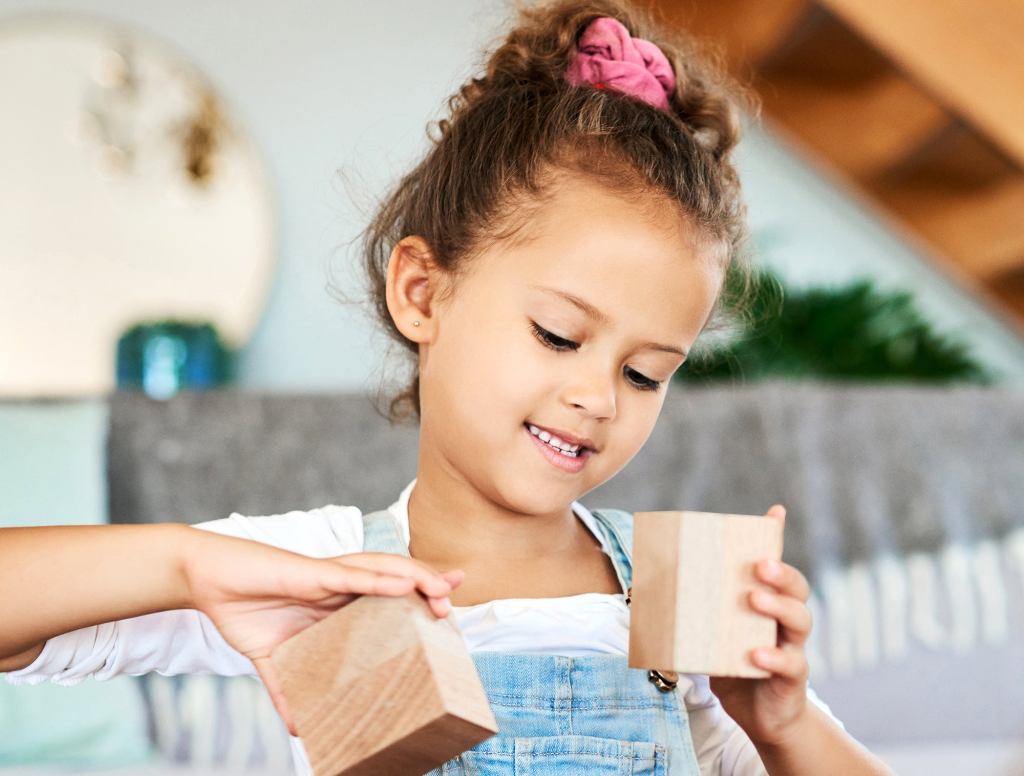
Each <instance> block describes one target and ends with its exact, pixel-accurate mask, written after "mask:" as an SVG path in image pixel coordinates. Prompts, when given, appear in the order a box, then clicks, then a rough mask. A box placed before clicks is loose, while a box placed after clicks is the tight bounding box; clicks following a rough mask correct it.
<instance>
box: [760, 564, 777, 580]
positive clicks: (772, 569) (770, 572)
mask: <svg viewBox="0 0 1024 776" xmlns="http://www.w3.org/2000/svg"><path fill="white" fill-rule="evenodd" d="M762 568H764V575H765V576H766V577H768V579H774V578H775V577H777V576H778V575H779V569H780V566H779V564H778V562H777V561H774V560H770V561H768V562H767V563H765V564H764V566H763V567H762Z"/></svg>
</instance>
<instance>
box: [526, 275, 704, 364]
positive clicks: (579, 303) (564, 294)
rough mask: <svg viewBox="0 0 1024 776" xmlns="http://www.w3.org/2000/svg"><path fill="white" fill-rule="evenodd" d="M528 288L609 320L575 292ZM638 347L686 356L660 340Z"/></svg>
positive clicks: (598, 318)
mask: <svg viewBox="0 0 1024 776" xmlns="http://www.w3.org/2000/svg"><path fill="white" fill-rule="evenodd" d="M530 288H535V289H537V290H538V291H544V292H545V293H548V294H554V295H555V296H558V297H561V298H562V299H564V300H565V301H567V302H570V303H571V304H574V305H575V306H576V307H578V308H579V309H580V310H582V311H583V312H584V313H585V314H586V315H587V316H589V317H590V318H592V319H594V320H595V321H598V322H600V323H604V324H607V323H610V322H611V321H610V319H609V318H608V316H607V315H605V314H604V313H603V312H601V311H600V310H598V309H597V308H596V307H594V305H592V304H590V302H588V301H586V300H585V299H580V298H579V297H578V296H576V295H575V294H570V293H569V292H568V291H562V290H560V289H557V288H548V287H547V286H538V285H536V284H531V285H530ZM640 347H641V348H648V349H650V350H660V351H663V352H665V353H675V354H676V355H677V356H682V357H683V358H686V357H687V354H686V351H685V350H680V349H679V348H677V347H673V346H672V345H662V344H661V343H660V342H645V343H643V344H642V345H641V346H640Z"/></svg>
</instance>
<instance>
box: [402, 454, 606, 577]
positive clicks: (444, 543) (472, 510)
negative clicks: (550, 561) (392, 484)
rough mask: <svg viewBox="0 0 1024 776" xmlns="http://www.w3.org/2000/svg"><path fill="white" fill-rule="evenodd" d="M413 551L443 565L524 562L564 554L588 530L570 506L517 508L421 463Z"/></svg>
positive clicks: (412, 510) (413, 496) (412, 515)
mask: <svg viewBox="0 0 1024 776" xmlns="http://www.w3.org/2000/svg"><path fill="white" fill-rule="evenodd" d="M408 510H409V537H410V540H409V554H410V555H411V556H412V557H414V558H417V559H421V560H425V561H428V562H430V563H434V564H437V565H438V567H441V566H444V567H446V568H447V567H461V566H465V565H469V564H471V563H472V562H473V561H474V560H476V561H478V562H479V561H480V560H481V559H487V561H488V562H495V563H501V562H502V561H508V562H520V561H527V560H530V561H537V560H543V558H544V557H552V558H554V557H564V556H565V555H567V554H570V553H572V552H574V551H577V550H578V548H579V546H580V545H579V541H580V532H581V530H582V531H586V527H585V526H583V525H582V524H581V523H580V521H579V520H577V519H576V517H575V515H574V514H573V512H572V509H571V507H569V506H566V507H563V508H560V509H558V510H556V511H554V512H550V513H545V514H533V513H530V514H527V513H523V512H516V511H514V510H512V509H509V508H507V507H503V506H502V505H500V504H497V503H495V502H494V500H492V499H490V498H488V497H487V496H485V495H484V494H482V493H480V492H479V491H478V490H477V489H476V488H475V487H474V486H473V485H472V483H470V482H468V481H466V480H465V479H464V478H462V477H460V476H456V475H455V474H454V473H452V472H448V471H442V470H439V469H435V468H428V467H424V466H421V467H420V469H419V471H418V472H417V475H416V484H415V486H413V489H412V492H411V493H410V495H409V503H408Z"/></svg>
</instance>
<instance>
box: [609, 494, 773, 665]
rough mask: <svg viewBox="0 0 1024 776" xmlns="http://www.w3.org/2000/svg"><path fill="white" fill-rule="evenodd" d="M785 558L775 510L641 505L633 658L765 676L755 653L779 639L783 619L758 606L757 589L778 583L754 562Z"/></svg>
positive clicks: (641, 662) (633, 596) (634, 662)
mask: <svg viewBox="0 0 1024 776" xmlns="http://www.w3.org/2000/svg"><path fill="white" fill-rule="evenodd" d="M766 559H772V560H781V559H782V526H781V523H780V522H779V521H778V520H776V519H774V518H770V517H764V516H755V515H722V514H716V513H713V512H637V513H636V514H635V515H634V516H633V589H632V594H631V603H630V609H631V613H630V628H629V665H630V666H633V667H636V668H648V669H650V668H653V669H657V670H661V671H676V672H680V673H689V674H706V675H709V676H745V677H754V678H763V677H767V676H770V673H769V672H768V671H765V670H764V669H762V668H760V667H758V666H755V665H754V663H753V662H752V661H751V659H750V653H751V650H753V649H755V648H757V647H774V646H775V645H776V641H777V637H778V632H777V629H778V622H777V621H776V620H775V618H774V617H769V616H767V615H764V614H761V613H760V612H757V611H755V610H754V609H753V608H752V607H751V605H750V603H749V594H750V591H751V590H754V589H757V588H763V589H766V590H772V588H771V587H770V586H768V585H767V584H765V583H763V582H760V581H759V580H758V579H756V578H755V576H754V566H755V564H756V563H758V562H760V561H762V560H766Z"/></svg>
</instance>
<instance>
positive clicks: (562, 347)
mask: <svg viewBox="0 0 1024 776" xmlns="http://www.w3.org/2000/svg"><path fill="white" fill-rule="evenodd" d="M530 328H531V329H532V330H533V335H534V336H535V337H536V338H537V339H539V340H540V341H541V342H542V343H543V344H544V345H545V346H546V347H549V348H551V349H552V350H556V351H562V352H565V351H568V350H578V349H579V343H578V342H573V341H572V340H567V339H563V338H562V337H558V336H556V335H554V334H552V333H551V332H550V331H548V330H547V329H544V328H541V327H540V326H538V325H537V324H536V323H534V322H533V321H530ZM626 372H627V373H631V374H633V375H635V377H631V378H630V382H631V383H633V387H635V388H636V389H637V390H638V391H656V390H658V388H660V387H661V381H659V380H652V379H651V378H649V377H645V376H644V375H642V374H640V373H639V372H637V371H636V370H635V369H629V368H628V367H627V369H626Z"/></svg>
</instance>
